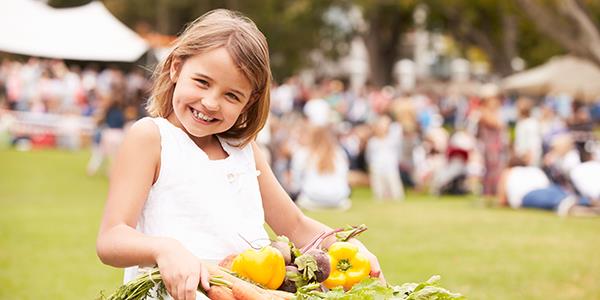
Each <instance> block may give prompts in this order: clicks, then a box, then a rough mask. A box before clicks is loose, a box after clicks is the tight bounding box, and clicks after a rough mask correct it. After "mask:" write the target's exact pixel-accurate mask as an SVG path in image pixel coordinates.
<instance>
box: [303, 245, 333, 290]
mask: <svg viewBox="0 0 600 300" xmlns="http://www.w3.org/2000/svg"><path fill="white" fill-rule="evenodd" d="M304 255H310V256H312V257H313V258H314V260H315V261H316V262H317V270H316V271H315V272H314V273H315V276H316V280H317V282H323V281H325V279H327V277H329V273H330V272H331V262H330V259H329V254H327V253H326V252H325V251H323V250H321V249H310V250H308V251H306V253H304Z"/></svg>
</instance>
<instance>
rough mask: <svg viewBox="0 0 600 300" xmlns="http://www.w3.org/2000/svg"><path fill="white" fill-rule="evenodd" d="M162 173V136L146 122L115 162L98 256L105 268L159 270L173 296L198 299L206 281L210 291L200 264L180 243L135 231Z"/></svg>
mask: <svg viewBox="0 0 600 300" xmlns="http://www.w3.org/2000/svg"><path fill="white" fill-rule="evenodd" d="M159 170H160V134H159V132H158V129H157V127H156V125H155V124H154V123H153V122H152V121H151V120H150V119H142V120H140V121H138V122H136V123H135V124H134V125H133V126H132V127H131V128H130V129H129V130H128V132H127V134H126V136H125V138H124V140H123V143H122V145H121V147H120V149H119V153H118V155H117V158H116V160H115V161H114V162H113V170H112V174H111V175H110V187H109V192H108V199H107V202H106V208H105V211H104V216H103V217H102V223H101V224H100V232H99V233H98V239H97V241H96V251H97V253H98V257H99V258H100V260H102V262H104V263H105V264H108V265H111V266H114V267H128V266H134V265H140V266H144V265H146V266H152V265H156V264H158V266H159V268H160V272H161V275H162V276H163V279H165V285H166V286H167V290H168V291H169V294H171V296H173V297H174V298H175V299H194V298H193V297H194V296H195V292H196V289H197V286H198V282H199V281H200V278H202V284H203V286H204V287H205V288H208V277H207V276H206V274H207V272H206V270H205V268H203V267H202V265H201V264H200V261H199V260H198V259H197V258H196V257H195V256H194V255H193V254H191V253H190V252H189V251H187V250H186V249H185V248H184V247H183V246H182V245H181V244H180V243H179V242H177V241H176V240H174V239H169V238H163V237H151V236H147V235H145V234H142V233H141V232H139V231H136V230H135V227H136V225H137V222H138V218H139V215H140V213H141V211H142V208H143V206H144V203H145V201H146V198H147V196H148V193H149V191H150V187H151V186H152V184H153V182H154V181H155V180H156V178H158V171H159ZM201 273H202V274H201ZM201 275H202V276H201Z"/></svg>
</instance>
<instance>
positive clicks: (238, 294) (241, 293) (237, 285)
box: [231, 281, 269, 300]
mask: <svg viewBox="0 0 600 300" xmlns="http://www.w3.org/2000/svg"><path fill="white" fill-rule="evenodd" d="M231 291H232V292H233V296H234V297H235V299H236V300H265V299H269V297H265V295H263V294H262V293H261V292H260V291H259V290H257V289H256V288H255V286H254V285H252V284H251V283H248V282H244V281H237V282H234V283H233V286H232V287H231Z"/></svg>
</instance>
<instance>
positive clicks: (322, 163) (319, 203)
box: [291, 126, 351, 210]
mask: <svg viewBox="0 0 600 300" xmlns="http://www.w3.org/2000/svg"><path fill="white" fill-rule="evenodd" d="M291 169H292V177H293V178H294V181H295V182H296V183H297V184H298V186H299V187H300V196H299V197H298V200H296V204H298V206H300V207H302V208H305V209H309V210H311V209H341V210H346V209H348V208H350V206H351V202H350V200H349V199H348V196H350V185H349V184H348V171H349V162H348V157H347V156H346V153H344V150H343V149H342V147H341V146H340V145H339V143H338V141H337V139H336V137H335V135H334V133H333V132H331V130H330V129H329V128H328V127H323V126H319V127H315V128H311V129H310V132H309V133H308V142H307V145H306V146H305V147H301V148H300V149H298V150H296V151H295V152H294V154H293V156H292V166H291Z"/></svg>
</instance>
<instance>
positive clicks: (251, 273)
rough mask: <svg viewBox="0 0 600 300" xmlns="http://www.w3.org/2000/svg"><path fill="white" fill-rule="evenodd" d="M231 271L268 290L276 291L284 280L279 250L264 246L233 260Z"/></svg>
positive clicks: (283, 269) (283, 267)
mask: <svg viewBox="0 0 600 300" xmlns="http://www.w3.org/2000/svg"><path fill="white" fill-rule="evenodd" d="M231 270H232V271H233V272H235V273H237V274H238V275H240V276H242V277H245V278H248V279H250V280H252V281H254V282H256V283H258V284H260V285H262V286H264V287H267V288H269V289H273V290H274V289H277V288H278V287H279V286H280V285H281V284H282V283H283V280H284V279H285V261H284V259H283V255H281V252H279V250H277V249H275V248H273V247H271V246H266V247H263V248H261V249H260V250H254V249H248V250H246V251H244V252H242V253H240V254H239V255H238V256H237V257H236V258H235V259H234V260H233V264H232V266H231Z"/></svg>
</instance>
